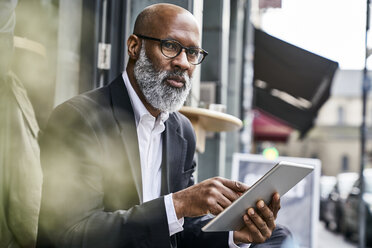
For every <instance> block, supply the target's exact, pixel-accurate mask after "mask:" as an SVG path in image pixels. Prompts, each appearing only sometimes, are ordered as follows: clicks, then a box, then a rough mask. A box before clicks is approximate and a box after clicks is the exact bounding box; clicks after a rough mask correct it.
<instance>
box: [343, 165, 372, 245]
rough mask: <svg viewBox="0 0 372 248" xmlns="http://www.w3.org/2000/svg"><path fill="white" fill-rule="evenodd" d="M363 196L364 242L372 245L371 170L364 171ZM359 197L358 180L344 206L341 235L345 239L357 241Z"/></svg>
mask: <svg viewBox="0 0 372 248" xmlns="http://www.w3.org/2000/svg"><path fill="white" fill-rule="evenodd" d="M363 175H364V185H365V187H364V189H365V190H364V194H363V202H364V204H365V206H366V212H365V213H366V218H365V220H366V235H365V236H366V242H367V245H372V169H365V170H364V173H363ZM359 195H360V180H359V179H358V180H357V181H356V182H355V184H354V186H353V188H352V190H351V191H350V194H349V195H348V197H347V199H346V202H345V206H344V219H343V230H342V231H343V233H344V235H345V237H346V238H352V239H357V237H358V227H359V216H358V213H359Z"/></svg>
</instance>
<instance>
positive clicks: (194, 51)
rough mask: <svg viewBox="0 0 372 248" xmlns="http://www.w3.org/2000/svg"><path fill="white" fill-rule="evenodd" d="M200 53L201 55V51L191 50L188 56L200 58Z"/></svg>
mask: <svg viewBox="0 0 372 248" xmlns="http://www.w3.org/2000/svg"><path fill="white" fill-rule="evenodd" d="M199 53H200V52H199V49H197V48H189V50H188V54H189V56H191V57H198V56H199Z"/></svg>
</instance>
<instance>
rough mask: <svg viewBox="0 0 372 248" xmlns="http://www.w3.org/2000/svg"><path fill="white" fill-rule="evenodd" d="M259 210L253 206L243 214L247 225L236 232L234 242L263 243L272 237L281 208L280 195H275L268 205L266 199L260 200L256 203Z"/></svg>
mask: <svg viewBox="0 0 372 248" xmlns="http://www.w3.org/2000/svg"><path fill="white" fill-rule="evenodd" d="M256 207H257V211H256V210H255V209H253V208H249V209H247V214H245V215H244V216H243V219H244V222H245V227H243V228H242V229H241V230H240V231H235V232H234V242H235V243H236V244H239V243H263V242H265V241H266V240H267V239H268V238H270V237H271V234H272V232H273V230H274V229H275V219H276V217H277V214H278V211H279V209H280V196H279V194H278V193H275V194H274V195H273V198H272V200H271V203H270V205H269V206H267V205H266V204H265V203H264V201H262V200H259V201H258V202H257V204H256Z"/></svg>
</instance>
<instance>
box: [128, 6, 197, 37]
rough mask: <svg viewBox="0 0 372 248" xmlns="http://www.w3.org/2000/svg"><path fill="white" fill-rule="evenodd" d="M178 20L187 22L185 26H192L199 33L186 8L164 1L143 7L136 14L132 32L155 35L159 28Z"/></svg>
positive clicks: (194, 20)
mask: <svg viewBox="0 0 372 248" xmlns="http://www.w3.org/2000/svg"><path fill="white" fill-rule="evenodd" d="M179 21H181V22H184V23H187V26H189V27H192V28H194V29H195V31H197V32H198V33H199V27H198V24H197V21H196V19H195V17H194V16H193V15H192V14H191V13H190V12H189V11H188V10H186V9H184V8H182V7H180V6H177V5H174V4H166V3H160V4H154V5H150V6H148V7H147V8H145V9H144V10H143V11H142V12H141V13H140V14H139V15H138V16H137V19H136V22H135V24H134V30H133V33H134V34H143V35H156V34H158V33H159V30H161V29H164V28H166V27H168V26H169V25H171V24H174V23H176V22H179ZM183 25H184V24H183ZM185 28H186V27H185Z"/></svg>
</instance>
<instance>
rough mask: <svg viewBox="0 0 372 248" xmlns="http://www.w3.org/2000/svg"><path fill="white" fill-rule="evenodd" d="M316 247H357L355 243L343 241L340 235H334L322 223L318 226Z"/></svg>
mask: <svg viewBox="0 0 372 248" xmlns="http://www.w3.org/2000/svg"><path fill="white" fill-rule="evenodd" d="M317 238H318V245H317V248H330V247H337V248H354V247H358V244H357V243H352V242H351V241H348V240H345V238H344V236H343V235H342V234H341V233H335V232H332V231H330V230H328V229H326V228H325V225H324V222H321V221H319V224H318V237H317Z"/></svg>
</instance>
